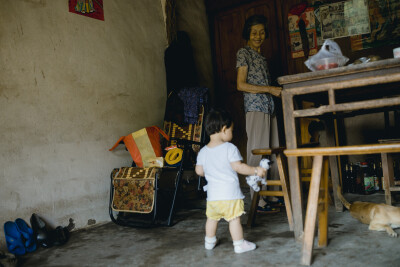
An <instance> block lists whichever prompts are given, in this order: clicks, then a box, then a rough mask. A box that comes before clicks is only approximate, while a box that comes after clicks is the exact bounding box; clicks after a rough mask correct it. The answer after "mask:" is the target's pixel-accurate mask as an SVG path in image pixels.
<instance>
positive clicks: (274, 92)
mask: <svg viewBox="0 0 400 267" xmlns="http://www.w3.org/2000/svg"><path fill="white" fill-rule="evenodd" d="M269 88H270V89H269V93H270V94H271V95H274V96H276V97H281V93H282V87H277V86H269Z"/></svg>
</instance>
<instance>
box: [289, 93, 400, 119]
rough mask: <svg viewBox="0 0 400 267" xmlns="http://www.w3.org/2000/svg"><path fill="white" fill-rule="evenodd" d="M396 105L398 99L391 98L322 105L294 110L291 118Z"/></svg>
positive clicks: (399, 101) (399, 100)
mask: <svg viewBox="0 0 400 267" xmlns="http://www.w3.org/2000/svg"><path fill="white" fill-rule="evenodd" d="M397 105H400V97H391V98H383V99H374V100H365V101H357V102H351V103H344V104H335V105H322V106H319V107H318V108H310V109H303V110H295V111H293V117H295V118H302V117H312V116H318V115H322V114H325V113H330V112H342V111H353V110H362V109H373V108H382V107H391V106H397Z"/></svg>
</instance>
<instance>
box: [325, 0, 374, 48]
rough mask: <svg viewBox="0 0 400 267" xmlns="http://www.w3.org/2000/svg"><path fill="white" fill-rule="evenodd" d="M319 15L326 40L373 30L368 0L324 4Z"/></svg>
mask: <svg viewBox="0 0 400 267" xmlns="http://www.w3.org/2000/svg"><path fill="white" fill-rule="evenodd" d="M319 17H320V22H321V33H322V39H324V40H326V39H335V38H340V37H346V36H351V35H359V34H367V33H370V32H371V29H370V23H369V16H368V3H367V0H352V1H346V2H337V3H332V4H327V5H322V6H320V8H319Z"/></svg>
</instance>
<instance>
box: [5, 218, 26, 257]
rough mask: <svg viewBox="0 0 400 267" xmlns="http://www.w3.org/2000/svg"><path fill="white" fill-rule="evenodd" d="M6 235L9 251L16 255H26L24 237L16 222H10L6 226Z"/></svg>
mask: <svg viewBox="0 0 400 267" xmlns="http://www.w3.org/2000/svg"><path fill="white" fill-rule="evenodd" d="M4 234H5V237H6V243H7V249H8V251H9V252H10V253H12V254H15V255H24V254H25V253H26V249H25V246H24V242H23V241H22V235H21V233H20V232H19V231H18V227H17V225H16V224H15V222H11V221H8V222H6V223H5V224H4Z"/></svg>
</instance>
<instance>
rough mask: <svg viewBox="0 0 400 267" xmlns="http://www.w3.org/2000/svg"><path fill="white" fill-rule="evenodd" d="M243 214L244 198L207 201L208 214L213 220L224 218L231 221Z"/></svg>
mask: <svg viewBox="0 0 400 267" xmlns="http://www.w3.org/2000/svg"><path fill="white" fill-rule="evenodd" d="M243 214H245V212H244V202H243V199H234V200H216V201H207V210H206V215H207V218H210V219H212V220H215V221H219V220H221V218H224V219H225V220H226V221H228V222H229V221H230V220H233V219H235V218H237V217H240V216H241V215H243Z"/></svg>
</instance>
